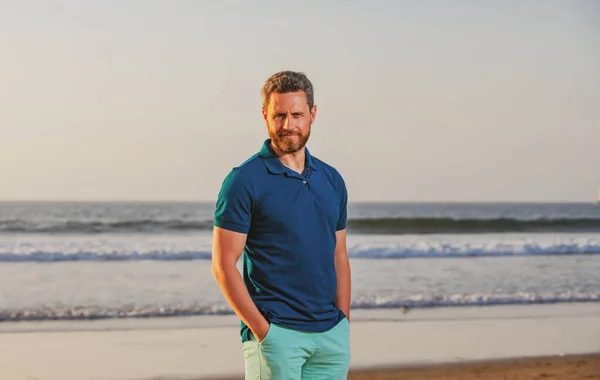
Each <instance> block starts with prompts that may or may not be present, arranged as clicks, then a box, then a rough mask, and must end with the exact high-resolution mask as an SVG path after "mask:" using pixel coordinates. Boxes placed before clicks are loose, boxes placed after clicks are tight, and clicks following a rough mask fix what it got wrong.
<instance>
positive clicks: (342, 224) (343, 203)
mask: <svg viewBox="0 0 600 380" xmlns="http://www.w3.org/2000/svg"><path fill="white" fill-rule="evenodd" d="M339 191H340V216H339V218H338V222H337V227H336V231H341V230H343V229H344V228H346V224H347V219H348V190H347V189H346V184H345V183H344V180H343V179H342V178H341V177H340V190H339Z"/></svg>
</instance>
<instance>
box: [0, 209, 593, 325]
mask: <svg viewBox="0 0 600 380" xmlns="http://www.w3.org/2000/svg"><path fill="white" fill-rule="evenodd" d="M213 210H214V203H134V202H129V203H125V202H114V203H101V202H99V203H91V202H87V203H85V202H70V203H68V202H61V203H49V202H46V203H44V202H31V203H25V202H18V203H17V202H15V203H6V202H5V203H0V322H6V321H31V320H68V319H101V318H127V317H159V316H160V317H177V316H188V315H214V314H231V313H232V312H231V309H230V308H229V307H228V305H227V304H226V302H225V300H224V298H223V296H222V294H221V292H220V290H219V288H218V287H217V285H216V284H215V282H214V279H213V277H212V275H211V271H210V258H211V230H212V213H213ZM348 249H349V255H350V257H351V265H352V278H353V285H352V286H353V289H352V294H353V297H352V307H353V308H354V309H377V308H400V307H403V306H406V307H409V308H436V307H438V308H439V307H461V306H482V307H485V306H492V305H499V304H541V303H565V302H599V301H600V206H596V205H594V204H583V203H582V204H558V203H547V204H526V203H521V204H503V203H498V204H485V203H352V204H350V205H349V224H348Z"/></svg>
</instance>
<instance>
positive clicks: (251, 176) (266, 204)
mask: <svg viewBox="0 0 600 380" xmlns="http://www.w3.org/2000/svg"><path fill="white" fill-rule="evenodd" d="M270 143H271V140H270V139H267V140H266V141H265V142H264V144H263V146H262V149H261V150H260V151H259V152H258V153H257V154H255V155H254V156H252V157H250V158H249V159H248V160H246V161H245V162H244V163H243V164H241V165H240V166H238V167H235V168H233V169H232V170H231V171H230V172H229V174H228V175H227V176H226V178H225V180H224V182H223V184H222V187H221V190H220V191H219V195H218V200H217V203H216V210H215V214H214V225H215V226H218V227H220V228H224V229H228V230H232V231H236V232H241V233H245V234H247V240H246V245H245V247H244V252H243V254H242V262H243V269H242V277H243V279H244V282H245V284H246V287H247V289H248V292H249V293H250V296H251V297H252V299H253V300H254V302H255V304H256V305H257V307H258V309H259V310H260V312H261V313H262V315H263V316H264V317H265V318H266V319H267V321H269V323H275V324H278V325H281V326H284V327H288V328H291V329H295V330H299V331H307V332H323V331H327V330H329V329H330V328H332V327H334V326H335V325H336V324H337V323H338V322H339V321H340V320H342V319H343V318H344V317H345V316H344V313H343V312H342V311H341V310H340V309H339V308H338V307H337V305H336V289H337V281H336V273H335V266H334V251H335V246H336V238H335V232H336V231H338V230H343V229H344V228H346V218H347V211H346V210H347V202H348V194H347V191H346V186H345V183H344V180H343V178H342V176H341V175H340V174H339V173H338V171H337V170H336V169H334V168H333V167H332V166H330V165H328V164H326V163H324V162H323V161H320V160H319V159H317V158H316V157H313V156H311V155H310V153H309V151H308V149H305V152H306V162H305V170H304V172H303V173H302V174H299V173H297V172H294V171H293V170H291V169H288V168H287V167H285V166H284V165H283V164H282V163H281V161H280V160H279V158H278V157H277V156H276V155H275V154H274V153H273V151H272V149H271V147H270ZM241 335H242V341H246V340H247V339H248V327H247V326H245V323H244V322H243V321H242V322H241Z"/></svg>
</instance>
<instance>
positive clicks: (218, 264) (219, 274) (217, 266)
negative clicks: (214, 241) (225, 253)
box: [211, 254, 237, 284]
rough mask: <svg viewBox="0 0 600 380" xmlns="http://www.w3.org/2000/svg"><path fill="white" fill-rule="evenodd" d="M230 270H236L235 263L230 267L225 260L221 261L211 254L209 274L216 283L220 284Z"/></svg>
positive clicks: (221, 259)
mask: <svg viewBox="0 0 600 380" xmlns="http://www.w3.org/2000/svg"><path fill="white" fill-rule="evenodd" d="M232 270H237V268H236V266H235V263H234V264H233V265H232V264H231V263H230V262H228V261H227V260H223V258H221V257H220V256H219V255H217V256H216V257H215V255H214V254H213V259H212V264H211V272H212V275H213V277H214V279H215V280H216V281H217V283H219V284H220V283H222V282H223V281H224V280H225V278H226V277H227V276H228V275H229V274H230V273H231V271H232Z"/></svg>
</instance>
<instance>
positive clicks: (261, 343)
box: [258, 323, 275, 346]
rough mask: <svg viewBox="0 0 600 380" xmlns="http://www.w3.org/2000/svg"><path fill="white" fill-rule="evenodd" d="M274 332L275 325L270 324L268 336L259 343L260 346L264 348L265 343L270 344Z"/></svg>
mask: <svg viewBox="0 0 600 380" xmlns="http://www.w3.org/2000/svg"><path fill="white" fill-rule="evenodd" d="M273 330H275V325H274V324H272V323H269V330H267V335H265V336H264V338H263V340H261V341H260V342H258V344H260V345H261V346H262V345H263V344H265V343H269V342H270V341H271V338H272V335H273V333H274V331H273Z"/></svg>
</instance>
